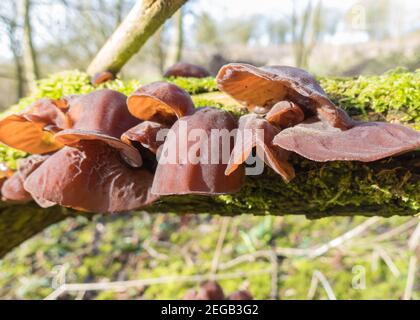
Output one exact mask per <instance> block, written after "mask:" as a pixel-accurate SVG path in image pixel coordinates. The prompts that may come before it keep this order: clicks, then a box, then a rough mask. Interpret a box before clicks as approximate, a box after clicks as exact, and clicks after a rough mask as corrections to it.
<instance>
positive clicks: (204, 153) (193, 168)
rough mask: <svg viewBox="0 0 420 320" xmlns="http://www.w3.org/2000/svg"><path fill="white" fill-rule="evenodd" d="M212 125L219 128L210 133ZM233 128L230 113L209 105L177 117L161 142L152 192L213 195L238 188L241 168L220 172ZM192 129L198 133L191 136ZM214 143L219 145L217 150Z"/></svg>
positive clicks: (240, 179) (225, 158)
mask: <svg viewBox="0 0 420 320" xmlns="http://www.w3.org/2000/svg"><path fill="white" fill-rule="evenodd" d="M212 129H218V130H220V131H216V132H215V131H213V132H215V133H216V134H211V131H212ZM234 129H236V120H235V119H234V118H233V116H232V115H231V114H230V113H228V112H226V111H223V110H219V109H215V108H210V107H206V108H200V109H197V110H196V112H195V113H194V114H193V115H190V116H186V117H183V118H181V119H179V120H178V121H177V122H176V123H175V124H174V125H173V127H172V128H171V131H170V132H169V133H168V136H167V137H166V140H165V143H164V144H163V148H162V151H161V153H160V154H161V157H160V158H159V161H158V166H157V169H156V173H155V179H154V181H153V187H152V193H155V194H159V195H171V194H202V195H216V194H226V193H233V192H236V191H238V190H239V189H240V188H241V186H242V184H243V181H244V177H245V175H244V168H243V167H241V168H240V170H237V171H236V172H234V173H233V174H231V175H230V176H226V175H225V174H224V172H225V170H226V166H227V164H226V163H227V161H228V158H229V155H230V152H231V151H232V148H233V136H230V134H231V133H232V132H233V133H235V131H234ZM193 130H194V131H193ZM192 133H197V134H200V136H199V137H197V136H196V135H194V136H192V137H191V136H190V135H191V134H192ZM219 133H220V135H219ZM224 134H229V136H227V135H226V136H225V135H224ZM226 138H227V140H226ZM220 145H222V148H220ZM215 146H219V148H218V149H219V150H218V151H219V152H218V153H217V154H215V153H214V152H215V151H216V150H215V149H216V148H215ZM173 155H174V156H173ZM163 156H166V159H163Z"/></svg>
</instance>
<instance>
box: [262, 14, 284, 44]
mask: <svg viewBox="0 0 420 320" xmlns="http://www.w3.org/2000/svg"><path fill="white" fill-rule="evenodd" d="M266 30H267V35H268V37H269V39H270V43H271V44H273V45H279V44H283V43H285V42H286V37H287V34H288V32H289V23H288V22H287V21H286V20H285V19H277V20H271V21H268V22H267V25H266Z"/></svg>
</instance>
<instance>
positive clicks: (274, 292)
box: [270, 250, 279, 300]
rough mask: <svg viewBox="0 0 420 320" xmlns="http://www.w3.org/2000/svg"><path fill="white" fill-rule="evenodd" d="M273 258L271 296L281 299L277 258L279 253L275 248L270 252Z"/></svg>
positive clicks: (274, 298)
mask: <svg viewBox="0 0 420 320" xmlns="http://www.w3.org/2000/svg"><path fill="white" fill-rule="evenodd" d="M270 260H271V268H272V272H271V293H270V298H271V299H272V300H278V299H279V260H278V259H277V254H276V252H275V251H274V250H272V251H271V253H270Z"/></svg>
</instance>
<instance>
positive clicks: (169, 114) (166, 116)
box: [127, 81, 194, 125]
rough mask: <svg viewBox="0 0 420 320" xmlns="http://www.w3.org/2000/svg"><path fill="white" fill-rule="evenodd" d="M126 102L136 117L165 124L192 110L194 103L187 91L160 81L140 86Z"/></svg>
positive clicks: (171, 122) (169, 123)
mask: <svg viewBox="0 0 420 320" xmlns="http://www.w3.org/2000/svg"><path fill="white" fill-rule="evenodd" d="M127 104H128V110H129V111H130V112H131V114H132V115H133V116H135V117H136V118H138V119H140V120H149V121H155V122H159V123H162V124H167V125H171V124H173V123H174V122H175V121H176V120H177V118H178V119H179V118H181V117H183V116H186V115H188V114H191V113H193V112H194V103H193V101H192V99H191V96H190V94H189V93H188V92H187V91H185V90H184V89H182V88H180V87H178V86H177V85H175V84H173V83H168V82H162V81H158V82H153V83H149V84H146V85H144V86H142V87H140V88H139V89H137V90H136V91H135V92H134V93H132V94H131V95H130V96H129V97H128V99H127Z"/></svg>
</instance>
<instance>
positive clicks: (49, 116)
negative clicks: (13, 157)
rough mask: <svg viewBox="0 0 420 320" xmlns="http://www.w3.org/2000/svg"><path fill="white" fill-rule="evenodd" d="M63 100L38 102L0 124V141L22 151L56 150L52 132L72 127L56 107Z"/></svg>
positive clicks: (57, 143)
mask: <svg viewBox="0 0 420 320" xmlns="http://www.w3.org/2000/svg"><path fill="white" fill-rule="evenodd" d="M64 103H65V102H63V100H51V99H46V98H45V99H41V100H38V101H36V102H34V103H33V104H32V105H30V106H29V107H27V108H26V109H25V110H24V111H22V112H21V113H19V114H12V115H10V116H8V117H6V118H4V119H2V120H1V121H0V141H1V142H2V143H4V144H6V145H8V146H10V147H12V148H16V149H19V150H22V151H25V152H29V153H35V154H43V153H49V152H52V151H55V150H58V149H60V148H61V147H62V146H63V145H62V144H61V143H60V142H58V141H57V140H55V138H54V133H55V132H58V131H60V130H62V129H66V128H69V127H70V126H71V124H72V122H71V119H69V118H68V116H67V115H66V113H65V111H64V110H63V109H62V108H60V107H58V106H57V104H58V105H59V104H64Z"/></svg>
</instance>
